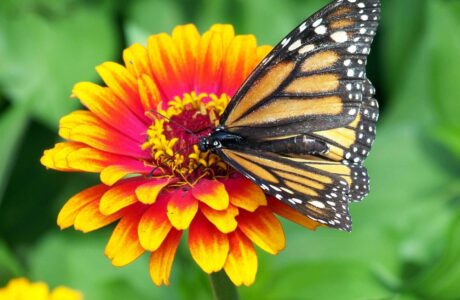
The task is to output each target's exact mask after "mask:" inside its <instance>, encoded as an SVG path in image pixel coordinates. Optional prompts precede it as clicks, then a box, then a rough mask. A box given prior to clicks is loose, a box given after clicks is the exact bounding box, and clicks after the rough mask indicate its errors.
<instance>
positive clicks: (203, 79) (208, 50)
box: [194, 31, 224, 93]
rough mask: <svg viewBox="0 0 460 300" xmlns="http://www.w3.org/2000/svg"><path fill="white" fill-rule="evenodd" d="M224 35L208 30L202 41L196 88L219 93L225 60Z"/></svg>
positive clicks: (198, 57) (201, 90) (198, 58)
mask: <svg viewBox="0 0 460 300" xmlns="http://www.w3.org/2000/svg"><path fill="white" fill-rule="evenodd" d="M223 54H224V48H223V41H222V35H221V34H219V33H215V32H212V31H208V32H206V33H205V34H204V35H203V37H202V39H201V42H200V48H199V51H198V56H197V64H196V66H197V67H196V74H195V84H194V87H195V90H196V91H200V92H205V93H217V91H218V87H219V86H220V83H221V80H222V78H221V74H222V61H223Z"/></svg>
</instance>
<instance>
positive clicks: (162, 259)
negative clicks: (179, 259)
mask: <svg viewBox="0 0 460 300" xmlns="http://www.w3.org/2000/svg"><path fill="white" fill-rule="evenodd" d="M181 237H182V231H178V230H175V229H172V230H171V231H170V232H169V234H168V236H167V237H166V239H165V240H164V242H163V243H162V244H161V246H160V248H158V249H157V250H156V251H155V252H153V253H152V255H151V256H150V265H149V270H150V278H152V281H153V283H155V285H156V286H160V285H162V284H163V283H164V284H165V285H169V275H170V274H171V268H172V264H173V261H174V255H175V254H176V250H177V247H178V246H179V242H180V238H181Z"/></svg>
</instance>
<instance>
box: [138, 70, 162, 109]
mask: <svg viewBox="0 0 460 300" xmlns="http://www.w3.org/2000/svg"><path fill="white" fill-rule="evenodd" d="M137 84H138V86H139V95H140V97H141V103H142V106H143V107H144V111H146V112H148V111H150V110H153V109H157V107H158V104H159V103H161V94H160V90H159V89H158V86H157V85H156V84H155V82H154V81H153V79H152V77H150V76H147V75H142V76H141V77H140V78H139V79H138V80H137Z"/></svg>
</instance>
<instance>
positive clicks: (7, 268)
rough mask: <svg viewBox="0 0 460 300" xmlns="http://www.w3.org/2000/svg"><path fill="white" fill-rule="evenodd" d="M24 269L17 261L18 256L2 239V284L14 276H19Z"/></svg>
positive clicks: (0, 262)
mask: <svg viewBox="0 0 460 300" xmlns="http://www.w3.org/2000/svg"><path fill="white" fill-rule="evenodd" d="M22 274H23V270H22V268H21V266H20V264H19V262H18V261H17V258H16V257H15V256H14V255H13V253H12V252H11V251H10V249H8V246H7V245H6V244H5V243H4V242H3V241H2V240H0V286H4V285H5V284H6V282H7V281H8V280H9V279H10V278H13V277H19V276H20V275H22Z"/></svg>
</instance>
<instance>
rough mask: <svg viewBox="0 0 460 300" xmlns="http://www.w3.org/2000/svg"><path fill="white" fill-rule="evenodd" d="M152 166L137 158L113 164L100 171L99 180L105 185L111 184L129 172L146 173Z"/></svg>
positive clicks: (129, 173)
mask: <svg viewBox="0 0 460 300" xmlns="http://www.w3.org/2000/svg"><path fill="white" fill-rule="evenodd" d="M151 170H152V167H149V166H146V165H145V164H144V163H143V162H141V161H138V160H132V161H129V162H128V161H127V162H126V163H124V164H122V165H113V166H108V167H106V168H104V169H103V170H102V171H101V176H100V177H101V181H102V182H103V183H104V184H106V185H113V184H114V183H116V182H118V181H119V180H120V179H122V178H123V177H125V176H127V175H131V174H148V173H149V172H150V171H151Z"/></svg>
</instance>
